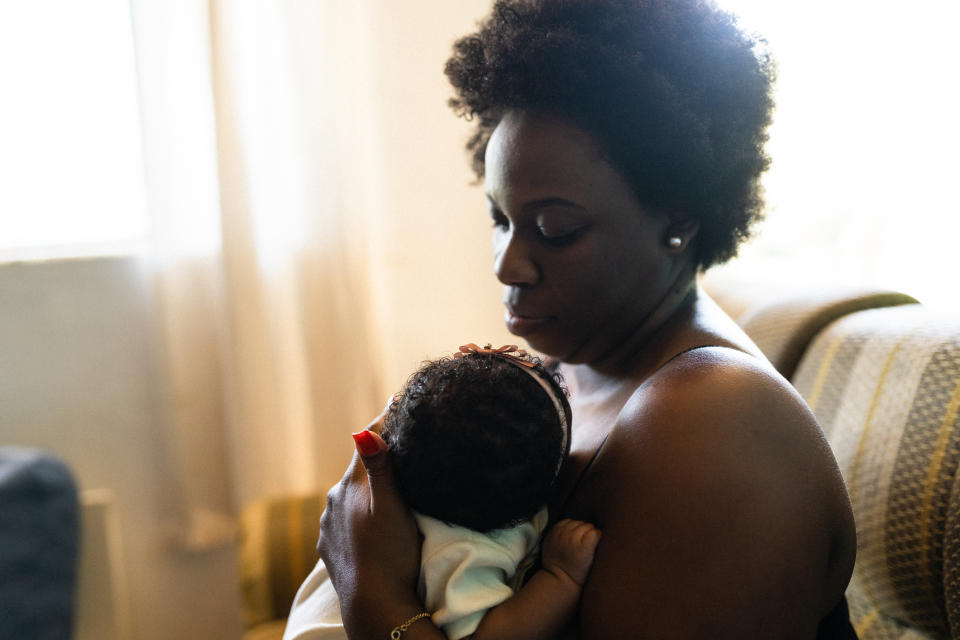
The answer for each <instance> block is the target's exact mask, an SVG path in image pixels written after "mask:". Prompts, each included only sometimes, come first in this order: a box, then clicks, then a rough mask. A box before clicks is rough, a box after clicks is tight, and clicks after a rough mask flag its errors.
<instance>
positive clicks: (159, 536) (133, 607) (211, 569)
mask: <svg viewBox="0 0 960 640" xmlns="http://www.w3.org/2000/svg"><path fill="white" fill-rule="evenodd" d="M150 314H151V310H150V306H149V298H148V296H147V295H146V293H145V289H144V287H143V283H142V282H141V278H140V275H139V270H138V267H137V262H136V260H135V259H132V258H125V259H123V258H104V259H91V260H66V261H56V262H44V263H29V264H5V265H0V363H2V366H0V407H2V409H0V443H2V444H19V445H27V446H35V447H42V448H45V449H48V450H50V451H53V452H55V453H57V454H58V455H60V456H61V457H62V458H63V459H64V460H66V462H67V463H68V464H69V465H70V467H71V468H72V469H73V471H74V473H75V474H76V477H77V481H78V484H79V486H80V488H81V489H94V488H111V489H113V491H114V493H115V494H116V498H117V504H116V506H117V511H118V515H119V519H120V522H121V536H122V544H123V551H124V559H125V565H124V568H125V573H126V578H127V583H128V585H129V589H130V612H129V613H130V618H131V627H132V632H133V637H134V638H137V639H142V640H154V639H155V640H168V639H170V638H210V639H216V638H236V637H237V636H238V635H239V609H238V604H237V603H238V598H237V588H236V586H235V585H236V584H237V581H236V578H235V573H234V557H233V553H234V551H233V549H232V548H223V549H220V550H218V551H215V552H211V553H207V554H193V555H184V554H183V553H182V552H179V551H175V550H173V549H172V548H171V547H169V546H168V545H167V544H166V542H165V536H164V519H163V516H164V513H165V512H166V506H165V504H166V503H165V501H166V500H167V496H166V495H165V490H164V487H165V486H166V479H165V474H164V469H163V467H162V462H161V460H162V457H161V456H158V455H157V452H158V450H159V446H160V445H159V433H158V429H159V427H160V422H159V419H158V415H159V414H158V411H157V394H156V385H155V379H154V365H153V360H152V355H151V329H150Z"/></svg>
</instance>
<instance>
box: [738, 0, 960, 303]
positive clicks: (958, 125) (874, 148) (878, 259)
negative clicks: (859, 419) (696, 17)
mask: <svg viewBox="0 0 960 640" xmlns="http://www.w3.org/2000/svg"><path fill="white" fill-rule="evenodd" d="M720 4H721V5H722V6H724V7H725V8H727V9H729V10H731V11H733V12H734V13H737V14H738V15H740V16H741V19H742V20H741V23H742V24H743V25H744V26H745V27H746V28H748V29H751V30H755V31H757V32H759V33H761V34H762V35H763V36H765V37H766V39H767V41H768V42H769V48H770V51H771V52H772V53H773V54H774V56H775V58H776V59H777V61H778V66H779V78H778V87H777V94H776V98H777V111H776V113H775V115H774V124H773V126H772V128H771V132H770V142H769V145H768V149H769V151H770V155H771V156H772V158H773V162H774V164H773V167H772V168H771V170H770V172H769V174H768V175H767V177H766V179H765V181H764V184H765V187H766V190H767V203H768V220H767V222H766V223H764V225H763V226H762V227H761V229H760V235H759V236H758V237H757V239H756V240H755V241H753V242H752V243H751V244H749V245H748V246H747V247H745V248H744V249H743V251H742V252H741V254H742V257H741V258H740V259H738V260H737V261H735V262H733V263H731V264H730V265H729V266H727V267H723V269H724V270H727V271H730V272H734V273H736V274H737V275H738V277H743V278H746V279H754V280H755V279H757V277H758V274H766V275H767V276H768V277H775V278H777V279H778V280H779V281H781V282H785V283H789V282H791V281H794V282H806V283H810V282H812V283H824V284H825V283H835V282H843V283H846V284H862V285H869V286H880V287H886V288H893V289H898V290H901V291H904V292H906V293H910V294H912V295H914V296H916V297H917V298H919V299H920V300H921V301H922V302H924V303H926V304H930V305H933V306H941V307H949V308H953V309H960V296H956V295H955V294H953V293H952V292H953V291H956V290H957V284H956V280H957V277H958V275H960V250H958V249H957V239H958V238H960V156H958V151H957V150H958V149H960V106H958V103H960V39H957V38H956V34H957V33H958V32H960V4H958V3H956V2H951V1H947V0H915V1H913V2H899V1H893V0H884V1H875V2H860V1H855V0H808V1H807V2H794V1H789V2H787V1H786V0H720ZM731 275H732V274H731Z"/></svg>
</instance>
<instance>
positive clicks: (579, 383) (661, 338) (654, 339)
mask: <svg viewBox="0 0 960 640" xmlns="http://www.w3.org/2000/svg"><path fill="white" fill-rule="evenodd" d="M697 299H698V288H697V279H696V270H695V268H694V267H693V266H692V265H691V266H690V268H689V269H683V270H682V271H681V272H680V273H678V275H677V277H676V278H675V279H674V281H673V283H672V285H671V286H670V288H669V289H668V290H667V292H666V293H665V295H664V296H663V298H662V299H661V301H660V302H659V303H658V304H657V306H656V307H654V309H653V310H652V311H651V312H650V313H649V314H647V316H646V317H645V318H644V319H643V320H642V321H641V322H640V323H639V324H637V325H636V326H635V327H634V328H633V330H632V331H631V332H630V334H629V335H627V336H626V337H625V338H624V339H622V340H619V341H617V344H615V345H612V346H611V348H610V349H609V350H608V351H607V352H605V353H604V354H602V355H601V356H599V357H597V358H594V359H593V360H592V361H591V362H588V363H583V364H577V365H572V366H568V371H571V372H572V373H573V374H574V378H575V383H574V384H575V386H576V387H577V390H578V392H580V393H591V392H594V391H600V390H602V389H603V388H605V387H609V386H610V385H611V384H612V385H616V386H619V385H620V384H622V383H623V382H626V381H630V382H631V383H632V384H633V385H634V386H635V385H636V383H637V382H638V381H639V380H642V379H644V378H645V377H646V376H648V375H649V374H650V373H652V372H653V371H654V370H655V369H656V368H657V367H658V366H659V365H660V364H662V361H663V360H664V359H667V358H669V357H670V356H672V355H673V353H672V343H673V342H674V341H673V340H671V339H670V338H671V337H674V336H675V334H677V333H678V332H682V331H683V328H684V327H686V326H688V325H690V324H692V323H693V318H694V316H695V314H696V303H697Z"/></svg>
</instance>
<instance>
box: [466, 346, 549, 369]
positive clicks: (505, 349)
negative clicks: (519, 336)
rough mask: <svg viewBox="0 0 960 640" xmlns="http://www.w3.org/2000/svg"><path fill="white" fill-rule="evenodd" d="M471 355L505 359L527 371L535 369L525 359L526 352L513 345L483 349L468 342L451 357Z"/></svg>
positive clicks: (533, 365)
mask: <svg viewBox="0 0 960 640" xmlns="http://www.w3.org/2000/svg"><path fill="white" fill-rule="evenodd" d="M471 354H481V355H485V356H499V357H501V358H507V359H509V360H510V362H512V363H514V364H518V365H520V366H521V367H527V368H528V369H533V368H534V367H536V365H535V364H533V363H532V362H530V361H529V360H527V359H526V358H527V352H526V351H524V350H523V349H521V348H520V347H518V346H517V345H515V344H505V345H503V346H502V347H497V348H496V349H494V348H493V345H490V344H487V345H486V346H483V347H478V346H477V345H475V344H474V343H472V342H470V343H468V344H465V345H461V347H460V351H459V353H455V354H453V357H454V358H462V357H463V356H468V355H471Z"/></svg>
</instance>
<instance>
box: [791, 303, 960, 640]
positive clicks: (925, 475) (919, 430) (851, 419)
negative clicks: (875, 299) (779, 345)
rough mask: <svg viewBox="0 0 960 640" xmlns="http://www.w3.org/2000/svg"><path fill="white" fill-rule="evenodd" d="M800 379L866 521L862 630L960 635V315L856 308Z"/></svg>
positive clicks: (857, 607) (860, 532) (809, 357)
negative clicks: (958, 474) (959, 472)
mask: <svg viewBox="0 0 960 640" xmlns="http://www.w3.org/2000/svg"><path fill="white" fill-rule="evenodd" d="M793 383H794V385H795V386H796V387H797V389H798V390H799V391H800V393H801V394H802V395H803V396H804V398H805V399H806V400H807V403H808V404H809V405H810V407H811V409H812V410H813V411H814V413H815V414H816V416H817V419H818V420H819V422H820V424H821V425H822V427H823V429H824V432H825V433H826V435H827V438H828V440H829V442H830V445H831V446H832V448H833V451H834V453H835V454H836V456H837V461H838V463H839V465H840V469H841V472H842V473H843V477H844V481H845V482H846V484H847V488H848V490H849V492H850V498H851V501H852V503H853V510H854V515H855V517H856V522H857V536H858V541H857V547H858V550H857V561H856V566H855V568H854V575H853V579H852V581H851V584H850V587H849V589H848V592H847V597H848V600H849V604H850V609H851V619H852V621H853V623H854V626H855V627H856V628H857V631H858V634H859V635H860V637H861V638H899V637H931V638H934V637H951V630H952V631H953V637H958V635H960V533H958V525H960V522H958V520H960V495H958V490H960V486H958V483H957V468H958V464H960V420H958V408H960V318H957V317H950V316H943V315H938V314H936V313H934V312H931V311H929V310H927V309H926V308H924V307H921V306H920V305H909V306H903V307H893V308H886V309H874V310H870V311H863V312H860V313H855V314H852V315H847V316H844V317H842V318H841V319H839V320H837V321H836V322H834V323H832V324H831V325H830V326H829V327H827V328H826V329H825V330H824V331H823V332H821V333H820V335H818V336H817V338H816V339H815V340H814V341H813V343H812V344H811V345H810V347H809V349H808V350H807V352H806V353H805V355H804V356H803V359H802V360H801V362H800V364H799V367H798V369H797V372H796V375H795V376H794V378H793Z"/></svg>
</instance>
